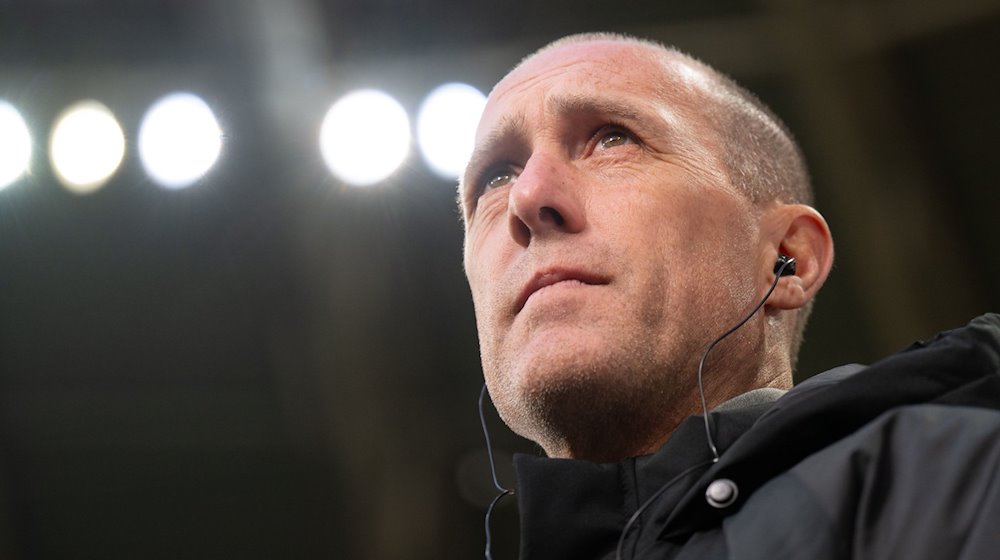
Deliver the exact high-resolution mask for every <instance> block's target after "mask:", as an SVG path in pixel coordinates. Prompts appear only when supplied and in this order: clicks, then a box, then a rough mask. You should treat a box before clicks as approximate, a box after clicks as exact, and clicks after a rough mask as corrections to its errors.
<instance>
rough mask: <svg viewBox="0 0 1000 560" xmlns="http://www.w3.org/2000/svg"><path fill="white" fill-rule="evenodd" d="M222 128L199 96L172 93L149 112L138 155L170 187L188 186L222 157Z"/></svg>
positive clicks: (142, 128) (149, 172)
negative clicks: (220, 153)
mask: <svg viewBox="0 0 1000 560" xmlns="http://www.w3.org/2000/svg"><path fill="white" fill-rule="evenodd" d="M221 151H222V130H221V129H220V128H219V123H218V121H216V120H215V115H214V114H212V109H211V108H209V106H208V104H207V103H205V102H204V101H203V100H202V99H201V98H200V97H198V96H196V95H192V94H190V93H173V94H170V95H168V96H166V97H163V98H161V99H160V100H159V101H157V102H156V103H154V104H153V106H152V107H150V108H149V110H148V111H146V116H144V117H143V119H142V124H141V125H140V126H139V158H140V159H141V160H142V165H143V167H144V168H145V169H146V173H148V174H149V176H150V177H152V178H153V180H154V181H156V182H157V183H159V184H161V185H163V186H164V187H167V188H169V189H180V188H184V187H187V186H189V185H191V184H192V183H194V182H195V181H197V180H198V179H200V178H201V177H202V176H204V175H205V173H207V172H208V170H209V169H211V168H212V166H213V165H214V164H215V162H216V160H218V159H219V152H221Z"/></svg>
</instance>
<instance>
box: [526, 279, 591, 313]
mask: <svg viewBox="0 0 1000 560" xmlns="http://www.w3.org/2000/svg"><path fill="white" fill-rule="evenodd" d="M567 281H575V282H580V283H581V284H587V285H591V286H603V285H605V284H607V283H608V282H609V280H608V279H607V278H605V277H603V276H600V275H598V274H594V273H591V272H587V271H584V270H578V269H570V268H550V269H545V270H541V271H539V272H536V273H535V274H534V275H532V277H531V279H530V280H529V281H528V283H527V284H525V285H524V288H523V289H522V290H521V293H520V295H519V296H518V298H517V302H516V304H515V309H517V312H518V313H520V312H521V310H522V309H524V305H525V304H526V303H527V302H528V299H529V298H530V297H531V296H532V295H533V294H534V293H535V292H537V291H538V290H541V289H542V288H545V287H547V286H551V285H553V284H558V283H560V282H567Z"/></svg>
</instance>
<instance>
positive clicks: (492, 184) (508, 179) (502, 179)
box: [483, 171, 515, 191]
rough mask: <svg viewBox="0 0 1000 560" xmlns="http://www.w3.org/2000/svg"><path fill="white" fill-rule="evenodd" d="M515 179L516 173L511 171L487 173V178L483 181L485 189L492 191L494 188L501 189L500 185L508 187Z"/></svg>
mask: <svg viewBox="0 0 1000 560" xmlns="http://www.w3.org/2000/svg"><path fill="white" fill-rule="evenodd" d="M514 179H515V175H514V174H513V173H511V172H510V171H504V172H502V173H491V174H487V179H486V180H485V181H483V191H491V190H493V189H499V188H500V187H506V186H507V185H509V184H511V183H513V182H514Z"/></svg>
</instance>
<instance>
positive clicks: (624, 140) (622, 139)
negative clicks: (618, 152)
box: [598, 130, 629, 148]
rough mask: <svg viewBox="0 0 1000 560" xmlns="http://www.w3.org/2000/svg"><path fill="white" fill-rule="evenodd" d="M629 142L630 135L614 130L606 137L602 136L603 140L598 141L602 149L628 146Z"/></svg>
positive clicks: (606, 134)
mask: <svg viewBox="0 0 1000 560" xmlns="http://www.w3.org/2000/svg"><path fill="white" fill-rule="evenodd" d="M628 142H629V137H628V134H625V133H624V132H621V131H620V130H613V131H611V132H607V133H605V134H604V136H601V139H600V140H599V141H598V144H600V146H601V147H602V148H614V147H617V146H622V145H624V144H628Z"/></svg>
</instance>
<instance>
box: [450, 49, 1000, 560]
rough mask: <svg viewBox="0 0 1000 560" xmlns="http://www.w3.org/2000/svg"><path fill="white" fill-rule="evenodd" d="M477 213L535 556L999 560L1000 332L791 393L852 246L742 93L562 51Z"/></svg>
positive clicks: (496, 159)
mask: <svg viewBox="0 0 1000 560" xmlns="http://www.w3.org/2000/svg"><path fill="white" fill-rule="evenodd" d="M460 200H461V204H462V209H463V215H464V218H465V226H466V242H465V269H466V273H467V275H468V279H469V284H470V287H471V289H472V295H473V301H474V304H475V309H476V319H477V326H478V329H479V339H480V347H481V353H482V362H483V371H484V375H485V378H486V383H487V386H488V387H489V393H490V396H491V397H492V399H493V401H494V403H495V404H496V407H497V410H498V411H499V413H500V416H501V417H502V418H503V419H504V421H505V422H506V423H507V424H508V425H509V426H510V427H511V428H512V429H513V430H514V431H515V432H517V433H518V434H521V435H523V436H524V437H527V438H529V439H531V440H533V441H535V442H537V443H538V444H539V445H540V446H541V448H542V449H543V450H544V451H545V453H546V455H547V456H548V458H538V457H526V456H520V457H518V458H517V459H516V461H515V467H516V471H517V476H518V485H517V490H516V493H517V495H518V503H519V508H520V510H521V516H522V531H521V538H522V545H521V546H522V550H521V554H522V558H547V559H552V558H614V557H616V556H621V557H623V558H633V557H634V558H688V557H691V558H727V557H739V558H791V557H794V558H848V557H873V558H886V557H905V558H913V557H920V558H957V557H963V558H986V557H996V556H995V555H996V554H1000V553H998V552H997V551H998V550H1000V530H998V529H997V527H1000V482H998V481H996V480H995V478H996V477H995V473H996V472H997V469H998V467H1000V443H998V442H1000V414H998V413H997V412H996V411H995V410H991V409H996V408H998V407H1000V320H998V318H997V317H996V316H984V317H983V318H980V319H977V320H976V321H974V322H973V323H972V324H971V325H970V326H969V327H967V328H966V329H963V330H959V331H954V332H953V333H950V334H948V335H942V336H940V337H938V338H937V339H936V340H935V341H934V342H933V343H928V344H925V345H922V346H919V347H915V348H913V349H911V350H910V351H909V352H907V353H903V354H900V355H899V356H896V357H893V358H890V359H888V360H885V361H883V362H880V363H879V364H876V365H874V366H872V367H870V368H867V369H865V371H861V372H858V370H861V369H864V368H861V367H860V366H854V367H852V366H848V367H845V368H839V369H838V370H834V371H832V372H828V373H826V374H822V375H820V376H817V377H816V378H814V379H812V380H810V381H809V382H806V383H803V384H802V385H801V386H800V387H797V388H796V389H794V390H792V391H790V392H788V393H787V394H785V391H786V390H787V389H789V388H790V387H791V382H792V372H793V368H794V365H795V356H796V354H797V352H798V346H799V343H800V341H801V333H802V330H803V329H804V326H805V323H806V319H807V315H808V312H809V309H810V307H811V302H812V300H813V298H814V297H815V295H816V293H817V292H818V291H819V289H820V287H821V286H822V285H823V282H824V281H825V280H826V277H827V275H828V273H829V271H830V267H831V265H832V261H833V243H832V238H831V235H830V231H829V228H828V227H827V225H826V222H825V221H824V219H823V217H822V216H821V215H820V214H819V213H818V212H817V211H816V210H815V209H813V208H812V207H811V206H810V204H811V201H812V195H811V188H810V185H809V180H808V175H807V172H806V170H805V165H804V163H803V162H802V158H801V155H800V152H799V150H798V148H797V146H796V145H795V143H794V141H793V140H792V139H791V136H790V134H789V133H788V132H787V131H786V129H785V127H784V126H783V125H782V124H781V123H780V121H778V119H777V118H776V117H774V116H773V115H772V114H771V113H770V111H769V110H767V109H766V108H765V107H764V106H763V105H762V104H761V103H760V102H759V101H757V100H756V98H754V97H753V95H752V94H750V93H748V92H746V91H745V90H743V89H742V88H740V87H739V86H737V85H736V84H735V83H734V82H732V81H731V80H730V79H728V78H726V77H725V76H722V75H721V74H719V73H717V72H716V71H714V70H712V69H711V68H709V67H707V66H706V65H704V64H702V63H700V62H698V61H696V60H694V59H692V58H690V57H688V56H686V55H683V54H681V53H679V52H677V51H675V50H672V49H669V48H665V47H662V46H660V45H658V44H654V43H650V42H645V41H640V40H637V39H632V38H627V37H621V36H616V35H606V34H588V35H579V36H572V37H568V38H565V39H562V40H559V41H556V42H555V43H553V44H551V45H549V46H547V47H545V48H543V49H542V50H540V51H538V52H537V53H535V54H534V55H532V56H530V57H528V58H527V59H525V60H524V61H522V63H521V64H520V65H518V66H517V67H516V68H515V69H514V70H513V71H512V72H510V73H509V74H508V75H507V76H506V77H505V78H504V79H503V80H501V81H500V82H499V83H498V84H497V85H496V87H495V88H494V89H493V91H492V92H491V94H490V96H489V100H488V102H487V106H486V109H485V111H484V113H483V117H482V120H481V122H480V125H479V129H478V131H477V135H476V149H475V152H474V154H473V157H472V159H471V161H470V163H469V166H468V169H467V171H466V174H465V176H464V177H463V179H462V184H461V187H460ZM792 259H793V260H794V261H793V262H794V273H790V272H791V269H790V268H788V265H787V264H782V263H787V262H788V261H790V260H792ZM772 289H773V291H769V290H772ZM758 303H762V305H763V308H762V310H761V311H760V312H752V311H753V310H754V309H755V308H756V306H757V305H758ZM748 314H749V315H748ZM745 316H749V318H748V320H747V321H746V323H745V324H743V325H742V326H741V327H739V328H738V329H736V330H735V331H733V332H732V334H730V335H728V336H726V337H724V338H723V339H722V340H721V342H719V344H718V345H717V346H714V349H712V350H711V352H708V349H710V348H713V346H711V343H712V342H713V340H715V339H717V338H718V337H719V336H720V335H722V334H723V333H725V332H727V331H728V330H730V328H732V327H734V326H735V325H736V324H738V323H739V322H740V321H741V319H743V318H744V317H745ZM699 386H703V392H702V391H701V390H700V389H699ZM782 395H784V396H782ZM779 397H780V398H779ZM703 402H704V405H705V408H706V409H712V413H711V415H710V418H711V422H708V421H707V420H706V419H703V418H699V417H698V416H696V415H700V414H701V413H702V403H703ZM929 403H935V404H929ZM944 404H947V405H949V406H948V407H944V406H943V405H944ZM907 405H916V406H907ZM954 405H963V406H954ZM717 453H719V454H721V457H719V456H717V455H716V454H717ZM963 554H964V556H962V555H963Z"/></svg>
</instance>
